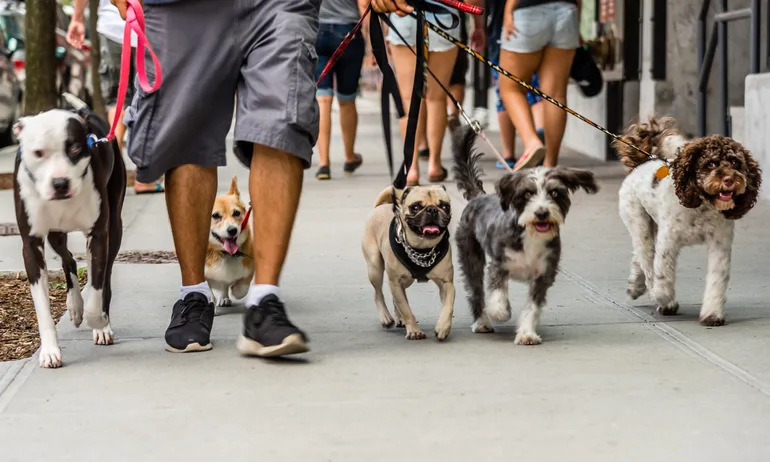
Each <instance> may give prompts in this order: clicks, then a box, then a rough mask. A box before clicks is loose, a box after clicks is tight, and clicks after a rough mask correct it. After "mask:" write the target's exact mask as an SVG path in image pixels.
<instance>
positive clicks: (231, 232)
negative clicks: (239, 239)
mask: <svg viewBox="0 0 770 462" xmlns="http://www.w3.org/2000/svg"><path fill="white" fill-rule="evenodd" d="M227 234H229V235H230V236H235V235H236V234H238V228H236V227H235V226H228V227H227Z"/></svg>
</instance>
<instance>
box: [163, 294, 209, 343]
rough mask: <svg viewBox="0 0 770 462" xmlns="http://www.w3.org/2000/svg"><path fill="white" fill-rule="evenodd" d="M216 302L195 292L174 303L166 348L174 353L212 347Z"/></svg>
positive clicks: (167, 332)
mask: <svg viewBox="0 0 770 462" xmlns="http://www.w3.org/2000/svg"><path fill="white" fill-rule="evenodd" d="M213 325H214V304H213V303H211V302H210V301H209V300H208V298H206V296H205V295H203V294H201V293H198V292H193V293H191V294H188V295H187V296H186V297H185V298H184V300H179V301H178V302H176V303H174V308H173V310H172V312H171V323H170V324H169V325H168V329H166V350H167V351H170V352H172V353H187V352H190V351H206V350H210V349H211V327H212V326H213Z"/></svg>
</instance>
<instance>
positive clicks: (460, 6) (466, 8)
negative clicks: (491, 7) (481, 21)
mask: <svg viewBox="0 0 770 462" xmlns="http://www.w3.org/2000/svg"><path fill="white" fill-rule="evenodd" d="M432 1H434V2H436V3H441V4H442V5H444V6H448V7H449V8H453V9H455V10H458V11H462V12H463V13H468V14H472V15H476V16H481V15H482V14H484V8H482V7H480V6H476V5H469V4H467V3H463V2H460V1H458V0H432Z"/></svg>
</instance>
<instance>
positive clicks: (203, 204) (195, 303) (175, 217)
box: [124, 0, 242, 352]
mask: <svg viewBox="0 0 770 462" xmlns="http://www.w3.org/2000/svg"><path fill="white" fill-rule="evenodd" d="M228 5H230V4H229V3H228ZM233 8H234V6H232V5H231V6H230V8H227V7H223V6H222V3H221V2H219V1H218V0H198V1H190V2H173V3H169V4H163V5H153V8H151V9H150V8H148V9H147V11H146V16H145V19H146V27H147V29H146V30H147V38H148V40H149V41H150V42H151V43H152V45H153V48H154V49H155V51H156V53H157V54H158V59H159V61H160V62H161V63H163V77H164V78H163V85H162V86H161V87H160V89H159V90H158V91H156V92H154V93H151V94H147V93H145V92H144V91H142V90H141V88H139V89H138V90H137V95H136V97H135V98H134V100H133V103H132V105H131V107H130V108H129V109H127V110H126V116H125V119H124V120H125V123H126V124H127V126H128V129H129V130H130V133H131V136H130V137H129V140H128V154H129V157H131V159H132V160H133V161H134V163H135V164H136V166H137V167H136V175H137V180H139V181H140V182H143V183H151V182H153V181H155V180H157V179H158V178H160V177H161V176H163V175H164V174H165V175H166V183H167V184H166V203H167V208H168V214H169V221H170V223H171V231H172V234H173V237H174V247H175V250H176V254H177V257H178V259H179V269H180V271H181V276H182V277H181V279H182V286H181V287H180V290H179V297H178V300H176V301H175V303H174V306H173V308H172V313H171V320H170V322H169V325H168V329H167V330H166V335H165V340H166V349H167V350H168V351H172V352H189V351H202V350H208V349H211V347H212V344H211V330H212V327H213V322H214V305H213V304H212V303H211V290H210V288H209V286H208V284H207V283H206V281H205V278H204V263H205V255H206V247H207V241H208V238H209V237H208V236H209V228H210V220H211V218H210V217H211V210H212V204H213V201H214V196H215V194H216V190H217V173H216V168H217V167H220V166H224V165H225V164H226V157H225V153H226V146H225V138H226V136H227V132H228V131H229V129H230V124H231V122H232V116H233V101H234V95H235V90H236V86H237V82H238V78H239V74H240V65H241V63H242V53H241V50H240V49H239V48H237V45H236V44H235V43H233V41H222V40H221V37H222V36H224V35H225V34H227V33H232V24H233V19H232V18H233V16H234V10H233ZM170 50H173V53H171V52H170ZM147 61H148V62H151V61H149V58H148V59H147ZM152 70H153V68H152V66H148V69H147V71H148V73H150V74H151V72H152ZM148 77H149V79H150V81H153V79H154V76H153V75H149V76H148Z"/></svg>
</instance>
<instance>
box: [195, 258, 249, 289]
mask: <svg viewBox="0 0 770 462" xmlns="http://www.w3.org/2000/svg"><path fill="white" fill-rule="evenodd" d="M243 258H245V257H237V258H236V257H228V256H224V257H222V258H220V259H219V261H218V262H217V263H215V264H213V265H206V272H205V277H206V280H208V281H215V282H220V283H225V284H232V283H234V282H235V281H238V280H240V279H243V278H246V277H249V276H251V270H250V269H249V268H247V267H245V266H243V263H242V261H241V260H242V259H243Z"/></svg>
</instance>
